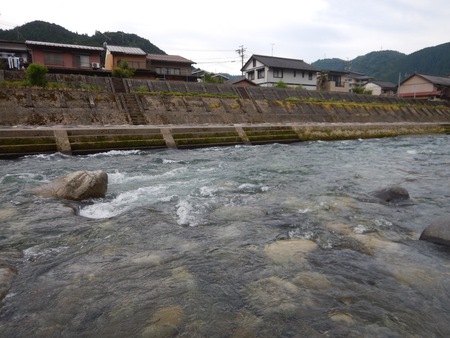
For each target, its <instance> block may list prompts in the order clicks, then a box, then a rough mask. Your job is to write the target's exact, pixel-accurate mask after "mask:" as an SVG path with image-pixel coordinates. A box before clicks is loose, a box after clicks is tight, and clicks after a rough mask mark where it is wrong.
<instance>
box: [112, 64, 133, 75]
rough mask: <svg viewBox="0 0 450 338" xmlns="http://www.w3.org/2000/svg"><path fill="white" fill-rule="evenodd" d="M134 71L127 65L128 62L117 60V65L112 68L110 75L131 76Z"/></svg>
mask: <svg viewBox="0 0 450 338" xmlns="http://www.w3.org/2000/svg"><path fill="white" fill-rule="evenodd" d="M134 71H135V70H134V69H133V68H130V67H129V66H128V62H126V61H119V63H118V65H117V67H114V68H113V70H112V72H111V75H112V76H113V77H121V78H129V77H133V75H134Z"/></svg>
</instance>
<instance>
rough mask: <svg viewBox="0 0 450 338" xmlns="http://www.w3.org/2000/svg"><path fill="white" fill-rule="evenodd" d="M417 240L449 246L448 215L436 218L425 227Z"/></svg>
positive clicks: (449, 227)
mask: <svg viewBox="0 0 450 338" xmlns="http://www.w3.org/2000/svg"><path fill="white" fill-rule="evenodd" d="M419 239H421V240H425V241H429V242H433V243H437V244H443V245H446V246H450V215H446V216H443V217H441V218H438V219H437V220H435V221H434V222H433V223H431V224H430V225H429V226H427V227H426V228H425V230H424V231H422V234H421V235H420V238H419Z"/></svg>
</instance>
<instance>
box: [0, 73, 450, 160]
mask: <svg viewBox="0 0 450 338" xmlns="http://www.w3.org/2000/svg"><path fill="white" fill-rule="evenodd" d="M50 75H51V76H55V79H57V80H58V79H59V80H60V81H65V83H67V82H68V81H69V79H71V80H72V81H73V85H72V86H73V87H77V86H79V87H80V86H81V85H80V83H84V84H92V83H97V85H96V86H100V85H101V86H103V87H101V88H102V89H101V90H99V89H98V88H97V89H96V90H87V89H81V87H80V89H67V88H65V89H43V88H29V87H19V88H13V87H7V86H2V87H0V157H13V156H19V155H23V154H32V153H41V152H55V151H61V152H64V153H70V154H81V153H88V152H98V151H107V150H111V149H137V148H138V149H153V148H161V147H177V148H184V147H197V146H208V145H232V144H241V143H243V144H261V143H267V142H297V141H305V140H314V139H326V140H333V139H351V138H368V137H384V136H395V135H407V134H424V133H425V134H433V133H449V130H450V129H449V126H450V105H449V104H448V103H445V102H429V101H419V100H405V99H399V98H395V97H390V98H387V97H375V96H370V95H357V94H347V93H343V94H332V93H321V92H312V91H304V90H293V89H277V88H260V87H233V86H225V85H214V84H201V83H184V82H164V81H149V80H130V79H125V80H119V79H111V78H100V77H99V78H93V77H86V76H81V75H80V76H74V75H72V76H62V75H58V74H53V75H52V74H50ZM118 87H121V88H122V91H121V92H117V91H116V88H118Z"/></svg>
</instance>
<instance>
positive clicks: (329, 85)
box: [317, 70, 350, 93]
mask: <svg viewBox="0 0 450 338" xmlns="http://www.w3.org/2000/svg"><path fill="white" fill-rule="evenodd" d="M348 74H349V73H348V72H341V71H336V70H328V71H321V72H320V74H319V75H318V80H317V82H318V84H317V85H318V89H319V90H321V91H327V92H338V93H348V92H349V91H350V85H349V81H348Z"/></svg>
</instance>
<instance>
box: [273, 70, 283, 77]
mask: <svg viewBox="0 0 450 338" xmlns="http://www.w3.org/2000/svg"><path fill="white" fill-rule="evenodd" d="M273 77H276V78H282V77H283V69H277V68H275V69H274V70H273Z"/></svg>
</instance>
